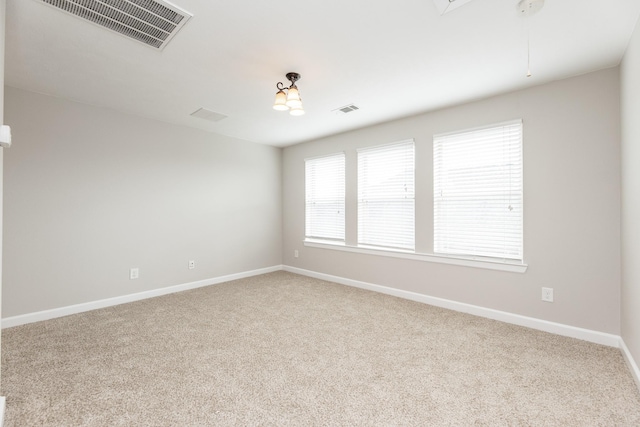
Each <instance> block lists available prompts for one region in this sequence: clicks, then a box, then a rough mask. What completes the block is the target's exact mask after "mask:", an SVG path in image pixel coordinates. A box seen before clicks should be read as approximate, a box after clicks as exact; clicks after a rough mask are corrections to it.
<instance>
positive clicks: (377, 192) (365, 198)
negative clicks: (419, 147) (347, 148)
mask: <svg viewBox="0 0 640 427" xmlns="http://www.w3.org/2000/svg"><path fill="white" fill-rule="evenodd" d="M414 157H415V156H414V144H413V140H411V141H404V142H400V143H395V144H389V145H383V146H378V147H372V148H366V149H362V150H358V245H372V246H382V247H387V248H396V249H408V250H414V248H415V243H414V242H415V237H414V233H415V232H414V230H415V224H414V223H415V221H414V204H415V202H414V199H415V191H414V176H415V173H414Z"/></svg>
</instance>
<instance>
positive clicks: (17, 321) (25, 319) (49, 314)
mask: <svg viewBox="0 0 640 427" xmlns="http://www.w3.org/2000/svg"><path fill="white" fill-rule="evenodd" d="M280 270H282V266H281V265H274V266H272V267H266V268H260V269H257V270H251V271H244V272H241V273H235V274H229V275H226V276H220V277H215V278H211V279H205V280H198V281H197V282H190V283H183V284H181V285H175V286H168V287H165V288H160V289H153V290H150V291H144V292H138V293H135V294H129V295H123V296H119V297H113V298H107V299H102V300H98V301H91V302H87V303H82V304H75V305H69V306H66V307H60V308H54V309H51V310H44V311H38V312H35V313H28V314H22V315H19V316H13V317H7V318H4V319H2V329H4V328H11V327H13V326H19V325H24V324H27V323H33V322H39V321H41V320H49V319H54V318H56V317H62V316H68V315H70V314H76V313H83V312H85V311H90V310H96V309H99V308H105V307H111V306H114V305H118V304H124V303H128V302H133V301H139V300H142V299H147V298H153V297H157V296H161V295H167V294H173V293H175V292H182V291H187V290H189V289H195V288H201V287H203V286H210V285H217V284H219V283H223V282H229V281H231V280H237V279H244V278H245V277H251V276H258V275H260V274H265V273H271V272H274V271H280ZM0 427H2V426H1V425H0Z"/></svg>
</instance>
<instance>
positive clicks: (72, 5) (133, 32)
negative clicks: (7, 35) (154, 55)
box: [41, 0, 192, 49]
mask: <svg viewBox="0 0 640 427" xmlns="http://www.w3.org/2000/svg"><path fill="white" fill-rule="evenodd" d="M41 1H42V2H43V3H46V4H48V5H51V6H53V7H56V8H58V9H62V10H64V11H65V12H68V13H70V14H72V15H75V16H78V17H80V18H83V19H86V20H87V21H91V22H93V23H94V24H98V25H101V26H103V27H106V28H108V29H110V30H112V31H115V32H117V33H120V34H122V35H123V36H126V37H129V38H132V39H134V40H137V41H139V42H142V43H144V44H146V45H149V46H151V47H154V48H156V49H162V48H164V47H165V46H166V45H167V43H168V42H169V40H171V38H172V37H173V36H174V35H175V34H176V33H177V32H178V30H180V28H182V27H183V26H184V24H186V23H187V21H188V20H189V18H191V16H192V15H191V14H189V13H187V12H185V11H183V10H180V9H178V8H177V7H175V6H173V5H172V4H170V3H167V2H163V1H158V0H41Z"/></svg>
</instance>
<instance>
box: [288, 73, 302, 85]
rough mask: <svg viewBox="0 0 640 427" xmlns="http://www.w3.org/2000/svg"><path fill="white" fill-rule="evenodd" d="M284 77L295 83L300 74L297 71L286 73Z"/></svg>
mask: <svg viewBox="0 0 640 427" xmlns="http://www.w3.org/2000/svg"><path fill="white" fill-rule="evenodd" d="M285 77H286V78H287V80H289V81H290V82H291V84H296V82H297V81H298V80H300V77H301V76H300V74H298V73H287V74H286V76H285Z"/></svg>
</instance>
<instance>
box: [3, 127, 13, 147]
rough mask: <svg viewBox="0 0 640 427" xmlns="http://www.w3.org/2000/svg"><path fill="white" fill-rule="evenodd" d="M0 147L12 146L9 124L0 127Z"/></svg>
mask: <svg viewBox="0 0 640 427" xmlns="http://www.w3.org/2000/svg"><path fill="white" fill-rule="evenodd" d="M0 147H2V148H9V147H11V128H10V127H9V126H7V125H2V127H0Z"/></svg>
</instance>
